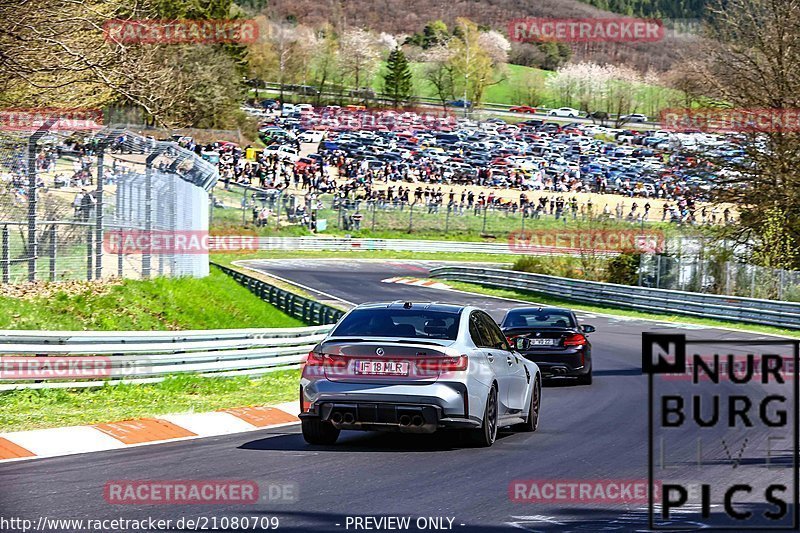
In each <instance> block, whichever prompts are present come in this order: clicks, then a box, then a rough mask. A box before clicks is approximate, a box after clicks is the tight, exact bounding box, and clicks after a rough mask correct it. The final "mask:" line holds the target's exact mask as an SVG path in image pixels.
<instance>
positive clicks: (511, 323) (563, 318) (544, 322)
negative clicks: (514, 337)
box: [503, 309, 575, 328]
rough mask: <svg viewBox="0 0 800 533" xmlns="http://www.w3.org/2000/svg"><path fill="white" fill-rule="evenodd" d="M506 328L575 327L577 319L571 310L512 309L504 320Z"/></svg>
mask: <svg viewBox="0 0 800 533" xmlns="http://www.w3.org/2000/svg"><path fill="white" fill-rule="evenodd" d="M503 327H504V328H574V327H575V321H574V320H573V319H572V314H571V313H570V312H569V311H558V310H549V311H548V310H542V311H539V310H536V309H533V310H530V311H528V310H525V311H511V312H509V313H508V316H506V318H505V320H503Z"/></svg>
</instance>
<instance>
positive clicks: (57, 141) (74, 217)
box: [0, 121, 218, 283]
mask: <svg viewBox="0 0 800 533" xmlns="http://www.w3.org/2000/svg"><path fill="white" fill-rule="evenodd" d="M217 175H218V174H217V170H216V168H215V167H214V166H213V165H211V164H209V163H208V162H206V161H203V160H202V159H201V158H200V157H199V156H197V155H195V154H194V153H192V152H189V151H187V150H184V149H182V148H180V147H178V146H177V145H176V144H175V143H173V142H166V141H156V140H155V139H152V138H146V137H143V136H141V135H137V134H134V133H131V132H130V131H126V130H124V129H121V128H112V127H107V128H103V129H101V130H93V131H63V130H58V131H55V130H51V129H50V128H49V125H48V124H47V121H46V122H45V123H44V124H43V125H42V126H41V128H40V129H39V130H38V131H36V132H33V133H31V132H30V131H10V130H3V131H0V282H2V283H18V282H23V281H42V280H44V281H58V280H72V279H86V280H92V279H100V278H103V277H109V276H118V277H125V278H148V277H150V276H153V275H156V274H158V275H166V276H178V275H193V276H203V275H207V273H208V255H207V253H205V254H204V253H202V252H203V250H201V249H198V250H194V249H192V250H190V251H189V253H184V252H187V250H188V248H186V247H182V248H181V247H176V246H174V236H175V235H180V234H182V233H186V232H190V233H191V234H193V235H195V237H196V238H202V235H203V233H206V234H207V231H208V192H207V191H208V190H209V189H210V188H211V187H213V185H214V183H215V182H216V179H217ZM154 236H160V238H159V239H157V238H154ZM166 236H170V239H171V240H170V241H169V242H170V243H173V244H171V245H170V246H166V247H165V246H163V242H164V241H165V240H166Z"/></svg>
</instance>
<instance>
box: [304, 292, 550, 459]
mask: <svg viewBox="0 0 800 533" xmlns="http://www.w3.org/2000/svg"><path fill="white" fill-rule="evenodd" d="M541 390H542V388H541V374H540V371H539V367H538V366H537V365H536V364H535V363H533V362H531V361H527V360H526V359H524V358H523V357H522V356H521V355H520V354H519V353H518V352H517V351H516V349H515V348H513V347H511V346H510V345H509V343H508V341H507V340H506V338H505V336H504V335H503V333H502V332H501V330H500V327H499V326H498V325H497V324H496V323H495V321H494V320H492V318H491V317H490V316H489V315H488V314H487V313H486V312H485V311H482V310H480V309H477V308H474V307H467V306H460V305H448V304H439V303H412V302H394V303H372V304H364V305H360V306H358V307H356V308H354V309H352V310H351V311H350V312H348V313H347V314H346V315H345V316H344V317H342V319H341V320H340V321H339V323H338V324H337V325H336V326H335V327H334V329H333V330H332V331H331V333H330V334H329V335H328V336H327V337H326V338H325V339H324V340H323V341H322V342H320V343H319V344H317V345H316V346H315V347H314V349H313V350H312V351H311V352H310V353H309V354H308V359H307V361H306V363H305V365H304V367H303V374H302V378H301V380H300V405H301V414H300V419H301V421H302V428H303V437H304V438H305V440H306V441H307V442H308V443H310V444H332V443H334V442H335V441H336V439H337V438H338V437H339V433H340V431H341V430H343V429H347V430H370V431H373V430H377V431H400V432H405V433H433V432H435V431H438V430H443V429H458V430H462V431H463V433H464V434H465V435H466V436H467V437H468V438H469V440H470V441H471V442H472V443H474V444H475V445H478V446H491V445H492V443H494V440H495V438H496V437H497V429H498V427H503V426H513V427H514V429H517V430H520V431H535V430H536V427H537V425H538V423H539V408H540V405H541Z"/></svg>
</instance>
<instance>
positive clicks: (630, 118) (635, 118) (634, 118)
mask: <svg viewBox="0 0 800 533" xmlns="http://www.w3.org/2000/svg"><path fill="white" fill-rule="evenodd" d="M619 119H620V120H621V121H622V122H647V115H642V114H641V113H631V114H630V115H622V116H620V117H619Z"/></svg>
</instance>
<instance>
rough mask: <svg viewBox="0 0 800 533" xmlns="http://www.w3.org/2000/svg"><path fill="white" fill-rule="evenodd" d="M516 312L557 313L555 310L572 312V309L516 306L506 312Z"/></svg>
mask: <svg viewBox="0 0 800 533" xmlns="http://www.w3.org/2000/svg"><path fill="white" fill-rule="evenodd" d="M514 312H520V313H525V312H528V313H530V312H537V313H555V312H560V313H572V309H569V308H567V307H515V308H514V309H509V310H508V312H506V314H509V313H514Z"/></svg>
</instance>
